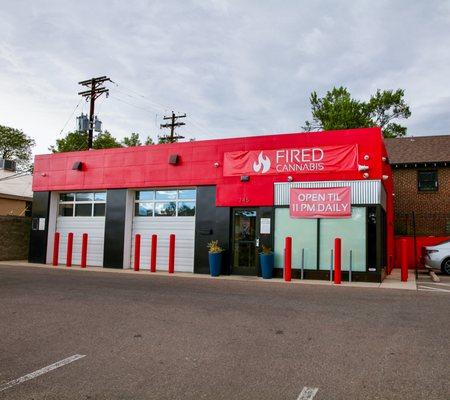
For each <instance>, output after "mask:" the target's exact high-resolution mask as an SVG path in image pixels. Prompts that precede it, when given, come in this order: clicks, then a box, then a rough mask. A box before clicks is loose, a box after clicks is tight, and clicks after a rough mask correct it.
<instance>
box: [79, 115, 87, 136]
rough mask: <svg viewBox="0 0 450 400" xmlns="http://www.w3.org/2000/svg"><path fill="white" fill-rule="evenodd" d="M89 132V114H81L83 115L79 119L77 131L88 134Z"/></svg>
mask: <svg viewBox="0 0 450 400" xmlns="http://www.w3.org/2000/svg"><path fill="white" fill-rule="evenodd" d="M88 130H89V118H88V116H87V114H83V113H81V115H80V116H79V117H77V131H78V132H87V131H88Z"/></svg>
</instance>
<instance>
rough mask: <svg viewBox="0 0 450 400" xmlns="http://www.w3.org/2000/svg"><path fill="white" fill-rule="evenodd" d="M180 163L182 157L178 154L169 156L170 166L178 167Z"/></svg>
mask: <svg viewBox="0 0 450 400" xmlns="http://www.w3.org/2000/svg"><path fill="white" fill-rule="evenodd" d="M179 161H180V156H179V155H178V154H171V155H170V156H169V164H171V165H177V164H178V162H179Z"/></svg>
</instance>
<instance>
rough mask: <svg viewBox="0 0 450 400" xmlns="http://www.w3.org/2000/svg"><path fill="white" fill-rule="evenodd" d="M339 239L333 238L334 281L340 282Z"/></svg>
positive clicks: (337, 283) (338, 283) (340, 258)
mask: <svg viewBox="0 0 450 400" xmlns="http://www.w3.org/2000/svg"><path fill="white" fill-rule="evenodd" d="M341 260H342V257H341V239H340V238H336V239H334V283H335V284H336V285H340V283H341Z"/></svg>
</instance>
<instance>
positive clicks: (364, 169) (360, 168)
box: [358, 165, 369, 172]
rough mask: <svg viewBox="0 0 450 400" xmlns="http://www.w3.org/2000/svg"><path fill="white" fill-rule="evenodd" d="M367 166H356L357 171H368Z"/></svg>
mask: <svg viewBox="0 0 450 400" xmlns="http://www.w3.org/2000/svg"><path fill="white" fill-rule="evenodd" d="M368 170H369V166H368V165H358V171H360V172H361V171H368Z"/></svg>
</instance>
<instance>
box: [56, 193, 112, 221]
mask: <svg viewBox="0 0 450 400" xmlns="http://www.w3.org/2000/svg"><path fill="white" fill-rule="evenodd" d="M105 211H106V192H77V193H61V194H60V195H59V216H60V217H104V216H105Z"/></svg>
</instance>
